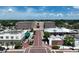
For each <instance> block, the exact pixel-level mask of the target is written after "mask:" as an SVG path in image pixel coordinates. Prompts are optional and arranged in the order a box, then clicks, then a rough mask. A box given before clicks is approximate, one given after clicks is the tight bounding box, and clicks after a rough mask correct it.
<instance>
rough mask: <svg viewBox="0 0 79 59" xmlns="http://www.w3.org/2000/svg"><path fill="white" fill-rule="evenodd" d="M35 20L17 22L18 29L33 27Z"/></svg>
mask: <svg viewBox="0 0 79 59" xmlns="http://www.w3.org/2000/svg"><path fill="white" fill-rule="evenodd" d="M33 25H34V24H33V22H28V21H27V22H26V21H25V22H17V23H16V25H15V28H16V29H32V28H33Z"/></svg>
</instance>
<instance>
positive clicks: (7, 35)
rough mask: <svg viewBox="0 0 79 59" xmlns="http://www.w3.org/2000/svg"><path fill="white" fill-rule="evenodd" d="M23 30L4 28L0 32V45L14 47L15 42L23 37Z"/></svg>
mask: <svg viewBox="0 0 79 59" xmlns="http://www.w3.org/2000/svg"><path fill="white" fill-rule="evenodd" d="M24 36H25V32H24V31H18V30H4V31H1V32H0V45H1V46H3V47H5V48H7V47H8V48H14V46H15V43H16V42H21V41H22V40H23V39H24Z"/></svg>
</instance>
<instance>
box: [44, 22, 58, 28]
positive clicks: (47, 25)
mask: <svg viewBox="0 0 79 59" xmlns="http://www.w3.org/2000/svg"><path fill="white" fill-rule="evenodd" d="M55 27H56V25H55V22H51V21H46V22H44V28H55Z"/></svg>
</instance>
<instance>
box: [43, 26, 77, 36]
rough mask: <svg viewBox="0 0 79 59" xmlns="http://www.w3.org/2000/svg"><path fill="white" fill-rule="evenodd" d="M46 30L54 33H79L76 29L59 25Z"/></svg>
mask: <svg viewBox="0 0 79 59" xmlns="http://www.w3.org/2000/svg"><path fill="white" fill-rule="evenodd" d="M44 31H45V32H49V33H52V34H57V35H58V34H77V32H76V31H74V30H71V29H67V28H63V27H62V28H59V27H56V28H46V29H44Z"/></svg>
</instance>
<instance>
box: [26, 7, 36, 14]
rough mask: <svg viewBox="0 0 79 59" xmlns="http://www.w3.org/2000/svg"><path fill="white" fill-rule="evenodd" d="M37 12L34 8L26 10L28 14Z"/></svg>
mask: <svg viewBox="0 0 79 59" xmlns="http://www.w3.org/2000/svg"><path fill="white" fill-rule="evenodd" d="M36 11H37V10H36V9H34V8H26V12H27V13H33V12H36Z"/></svg>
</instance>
